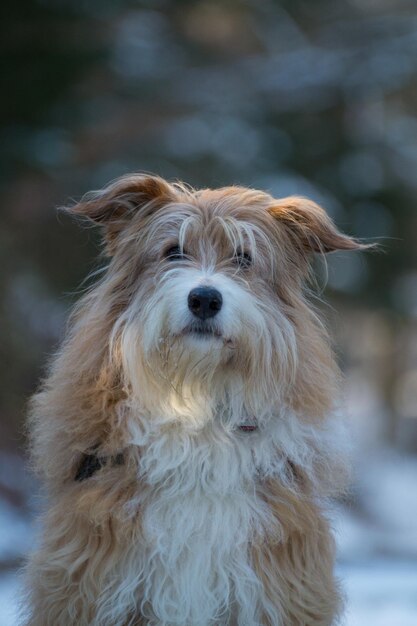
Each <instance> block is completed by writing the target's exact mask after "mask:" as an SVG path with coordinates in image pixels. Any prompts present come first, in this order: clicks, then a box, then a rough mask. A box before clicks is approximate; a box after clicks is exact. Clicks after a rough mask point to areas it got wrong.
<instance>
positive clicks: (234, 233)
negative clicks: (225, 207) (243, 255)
mask: <svg viewBox="0 0 417 626" xmlns="http://www.w3.org/2000/svg"><path fill="white" fill-rule="evenodd" d="M214 219H215V220H217V222H219V224H220V225H221V227H222V229H223V232H224V234H225V235H226V237H227V239H228V240H229V242H230V243H231V245H232V248H233V252H234V253H236V252H237V251H238V250H241V251H244V252H245V251H250V253H251V255H252V257H253V258H254V259H255V258H256V256H257V252H258V250H260V249H262V253H263V254H265V253H267V254H268V256H270V257H272V256H273V254H274V248H273V245H272V242H271V240H270V238H269V237H268V235H267V234H266V233H265V232H264V231H263V230H262V228H260V227H259V226H258V225H257V224H255V223H252V222H248V221H245V220H239V219H238V218H236V217H233V216H229V215H225V216H224V217H223V216H220V215H216V216H215V217H214Z"/></svg>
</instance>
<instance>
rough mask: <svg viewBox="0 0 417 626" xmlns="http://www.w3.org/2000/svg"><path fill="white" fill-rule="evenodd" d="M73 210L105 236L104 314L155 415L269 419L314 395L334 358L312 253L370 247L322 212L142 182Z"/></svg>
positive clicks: (134, 384)
mask: <svg viewBox="0 0 417 626" xmlns="http://www.w3.org/2000/svg"><path fill="white" fill-rule="evenodd" d="M73 211H74V212H75V213H77V214H80V215H84V216H86V217H88V218H90V219H91V220H93V221H95V222H97V223H99V224H101V225H102V226H103V227H104V229H105V236H106V241H107V251H108V254H109V256H110V257H111V261H110V264H109V268H108V270H107V274H106V277H105V279H104V280H103V281H102V283H101V284H100V285H99V286H98V288H97V290H98V291H97V293H101V305H98V306H101V307H102V309H103V308H104V309H105V310H106V311H107V312H106V316H107V322H108V323H109V319H108V318H110V326H111V333H110V338H109V340H110V345H111V350H112V351H113V359H114V362H117V361H119V363H120V367H121V369H122V371H123V374H122V375H123V377H124V379H125V384H126V385H128V386H129V388H130V389H131V392H132V393H133V394H134V395H136V396H137V397H140V398H141V401H142V402H143V403H144V405H145V406H148V408H149V404H152V412H155V408H156V407H155V404H156V403H158V410H159V411H160V412H161V413H166V414H170V415H171V414H175V413H176V412H177V413H181V414H184V412H187V411H188V412H191V413H193V414H196V413H204V414H205V415H206V416H207V414H210V415H211V414H213V413H215V412H219V411H220V412H221V410H222V409H221V407H224V406H226V405H227V407H228V413H229V414H230V413H231V412H232V413H233V412H234V413H236V415H239V416H240V417H239V419H242V414H244V413H246V414H256V415H257V417H258V419H259V418H261V417H262V415H263V414H267V413H270V412H271V411H272V410H273V408H274V407H276V406H277V405H278V404H279V403H281V404H282V403H286V404H291V402H292V400H291V397H292V395H294V393H293V391H292V390H294V389H295V388H296V387H297V385H298V387H300V385H302V384H304V387H305V389H304V391H303V392H300V389H299V388H297V393H298V394H299V393H311V392H309V391H308V390H307V387H309V386H310V387H311V386H312V385H314V382H313V378H314V372H315V371H316V370H317V368H318V366H317V364H321V365H323V367H324V369H325V364H324V362H325V361H326V359H327V356H326V355H327V352H326V346H325V343H324V342H323V338H322V336H321V331H320V330H319V328H318V325H317V322H316V319H315V316H314V315H313V314H312V313H311V311H310V309H309V308H308V307H307V305H306V302H305V299H304V297H303V282H304V280H305V278H306V277H307V274H308V270H309V259H310V256H311V253H312V252H323V253H325V252H331V251H333V250H338V249H345V250H348V249H349V250H352V249H355V248H358V247H360V246H359V244H357V243H356V242H354V241H353V240H352V239H350V238H348V237H346V236H344V235H342V234H340V233H339V232H338V231H337V230H336V228H335V227H334V225H333V224H332V222H331V221H330V219H329V218H328V217H327V215H326V214H325V213H324V211H323V210H322V209H320V207H318V206H317V205H315V204H314V203H312V202H309V201H308V200H306V199H303V198H295V197H292V198H286V199H284V200H280V201H277V200H275V199H274V198H272V197H271V196H270V195H268V194H266V193H263V192H260V191H254V190H250V189H245V188H241V187H227V188H223V189H219V190H208V189H207V190H200V191H194V190H192V189H189V188H187V187H185V186H183V185H179V184H169V183H167V182H166V181H164V180H162V179H160V178H158V177H151V176H145V175H133V176H129V177H125V178H122V179H120V180H119V181H117V182H116V183H114V184H113V185H111V186H110V187H108V188H107V189H105V190H104V191H102V192H99V193H97V194H94V195H92V196H90V198H86V199H85V200H84V201H83V202H81V203H80V204H79V205H77V206H76V207H74V209H73ZM98 300H99V301H100V298H99V299H98ZM320 351H321V352H320ZM314 359H316V360H317V364H315V363H314ZM308 368H310V370H311V371H310V373H308V371H307V370H308ZM234 405H235V408H234V409H233V410H231V406H232V407H233V406H234Z"/></svg>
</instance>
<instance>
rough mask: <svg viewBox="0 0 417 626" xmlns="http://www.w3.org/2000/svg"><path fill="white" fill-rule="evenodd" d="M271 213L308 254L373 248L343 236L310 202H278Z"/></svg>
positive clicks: (296, 199) (294, 198) (300, 199)
mask: <svg viewBox="0 0 417 626" xmlns="http://www.w3.org/2000/svg"><path fill="white" fill-rule="evenodd" d="M269 212H270V214H271V215H272V216H273V217H274V218H276V219H278V220H279V221H280V222H281V223H282V224H283V225H285V226H286V227H287V228H288V232H289V234H290V236H291V238H292V240H293V241H294V242H295V244H296V245H297V246H298V247H299V248H301V249H302V250H304V251H307V252H321V253H327V252H335V251H336V250H362V249H366V248H368V247H369V245H367V244H362V243H360V242H359V241H356V240H355V239H353V238H352V237H348V236H347V235H344V234H343V233H341V232H339V231H338V230H337V228H336V226H335V225H334V223H333V221H332V220H331V219H330V217H329V216H328V215H327V213H326V212H325V211H324V210H323V209H322V208H321V207H320V206H319V205H318V204H316V203H315V202H313V201H312V200H308V198H303V197H300V196H290V197H288V198H282V199H281V200H276V201H274V203H273V205H272V206H271V207H270V209H269Z"/></svg>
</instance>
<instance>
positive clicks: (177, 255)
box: [165, 246, 187, 261]
mask: <svg viewBox="0 0 417 626" xmlns="http://www.w3.org/2000/svg"><path fill="white" fill-rule="evenodd" d="M186 256H187V254H186V252H185V250H181V248H180V247H179V246H172V247H171V248H168V250H167V251H166V252H165V258H166V259H167V260H168V261H181V260H182V259H185V258H186Z"/></svg>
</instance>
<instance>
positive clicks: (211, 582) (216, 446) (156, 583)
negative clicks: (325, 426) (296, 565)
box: [131, 415, 314, 626]
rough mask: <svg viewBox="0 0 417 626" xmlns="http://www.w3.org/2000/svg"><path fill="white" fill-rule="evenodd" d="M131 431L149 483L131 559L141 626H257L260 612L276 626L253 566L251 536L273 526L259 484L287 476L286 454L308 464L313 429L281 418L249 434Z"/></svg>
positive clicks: (276, 618) (211, 430)
mask: <svg viewBox="0 0 417 626" xmlns="http://www.w3.org/2000/svg"><path fill="white" fill-rule="evenodd" d="M156 431H158V432H156ZM131 433H132V443H134V444H135V445H138V446H140V448H141V453H140V457H141V482H142V481H143V482H144V483H145V484H146V485H147V486H148V488H147V489H146V492H145V493H144V494H143V495H142V497H141V502H140V506H141V510H142V511H143V514H142V515H143V517H142V523H143V532H144V540H145V541H144V544H145V547H142V548H141V550H140V554H139V555H138V561H139V562H137V567H138V568H139V570H140V576H139V578H140V581H141V585H140V586H141V588H142V591H141V594H142V598H143V605H142V610H143V611H144V613H145V616H146V618H147V620H148V622H147V623H149V624H152V626H153V625H156V624H157V625H158V626H162V625H163V626H173V625H181V626H209V625H212V624H216V625H217V626H223V625H226V624H235V625H237V626H249V625H250V626H257V625H258V624H260V615H261V614H262V612H263V610H262V609H265V610H266V611H267V613H268V615H269V619H270V622H271V623H272V624H274V626H281V619H280V616H279V615H278V614H277V613H274V608H273V607H271V606H270V604H269V603H268V600H267V598H266V597H265V594H264V592H263V588H262V585H261V582H260V580H259V578H258V577H257V575H256V572H255V571H254V569H253V568H252V566H251V558H250V548H251V543H252V540H253V539H254V537H255V536H258V539H259V535H262V534H263V533H265V531H267V530H268V528H271V527H272V526H273V525H274V520H273V518H272V515H271V513H270V511H269V510H268V507H267V506H266V504H265V503H264V502H263V501H262V499H261V498H259V496H257V493H256V484H257V482H258V481H260V480H262V479H263V478H265V477H266V476H275V477H277V478H279V477H280V475H281V476H283V472H284V466H285V463H286V459H288V458H290V459H292V460H293V461H294V462H296V463H299V464H301V465H302V466H304V467H305V468H308V467H310V468H311V464H312V461H313V457H314V446H311V445H309V441H308V440H309V436H311V430H310V429H306V428H305V427H302V426H301V425H300V424H299V421H298V420H297V419H296V418H292V417H290V418H289V416H288V415H287V416H286V420H282V419H277V420H275V421H271V422H270V423H269V424H267V425H266V426H265V427H264V428H262V429H260V430H259V431H256V432H255V433H250V434H248V433H239V432H236V431H234V432H233V433H231V432H226V431H225V430H222V429H220V428H219V427H215V426H213V427H208V428H206V429H204V431H200V432H199V433H191V432H187V431H186V429H184V430H182V429H173V428H168V429H166V428H165V429H164V428H161V429H155V428H152V432H151V431H150V430H148V432H145V431H144V430H143V428H142V427H139V425H138V424H134V425H133V426H132V428H131ZM310 443H311V442H310ZM274 530H275V532H276V529H274ZM136 574H137V573H136ZM155 616H156V617H155Z"/></svg>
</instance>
